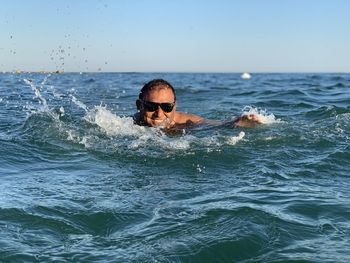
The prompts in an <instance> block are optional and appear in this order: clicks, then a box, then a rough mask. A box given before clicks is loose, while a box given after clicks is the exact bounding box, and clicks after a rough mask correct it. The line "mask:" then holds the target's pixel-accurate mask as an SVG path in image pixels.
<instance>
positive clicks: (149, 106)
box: [140, 100, 175, 113]
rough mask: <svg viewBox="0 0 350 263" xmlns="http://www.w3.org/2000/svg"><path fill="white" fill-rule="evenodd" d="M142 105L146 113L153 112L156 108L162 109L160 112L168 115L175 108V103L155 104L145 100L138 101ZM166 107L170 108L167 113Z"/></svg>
mask: <svg viewBox="0 0 350 263" xmlns="http://www.w3.org/2000/svg"><path fill="white" fill-rule="evenodd" d="M140 101H141V103H142V105H143V106H144V108H145V110H146V111H148V112H155V111H156V110H157V109H158V107H160V108H161V109H162V111H164V112H166V113H169V112H172V111H173V109H174V106H175V102H164V103H157V102H151V101H146V100H140ZM167 107H171V110H170V111H168V108H167Z"/></svg>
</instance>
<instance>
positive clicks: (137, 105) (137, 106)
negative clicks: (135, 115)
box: [136, 100, 142, 110]
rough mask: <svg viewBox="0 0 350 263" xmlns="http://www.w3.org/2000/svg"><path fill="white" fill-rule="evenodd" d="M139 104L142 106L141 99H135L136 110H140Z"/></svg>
mask: <svg viewBox="0 0 350 263" xmlns="http://www.w3.org/2000/svg"><path fill="white" fill-rule="evenodd" d="M141 106H142V103H141V101H140V100H136V108H137V109H138V110H141Z"/></svg>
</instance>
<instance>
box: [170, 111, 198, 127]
mask: <svg viewBox="0 0 350 263" xmlns="http://www.w3.org/2000/svg"><path fill="white" fill-rule="evenodd" d="M174 121H175V123H176V124H180V125H181V124H189V125H191V124H201V123H203V122H204V119H203V118H201V117H199V116H197V115H194V114H188V113H184V112H176V113H175V116H174Z"/></svg>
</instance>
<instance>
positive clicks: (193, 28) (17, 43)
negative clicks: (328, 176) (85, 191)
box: [0, 0, 350, 72]
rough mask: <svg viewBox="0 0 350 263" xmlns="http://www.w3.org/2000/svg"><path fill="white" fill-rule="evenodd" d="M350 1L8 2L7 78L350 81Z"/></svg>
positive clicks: (4, 7) (1, 66) (3, 16)
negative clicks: (140, 74)
mask: <svg viewBox="0 0 350 263" xmlns="http://www.w3.org/2000/svg"><path fill="white" fill-rule="evenodd" d="M349 13H350V1H348V0H327V1H326V0H211V1H209V0H171V1H170V0H169V1H168V0H114V1H113V0H110V1H109V0H81V1H79V0H75V1H66V0H60V1H57V0H56V1H53V0H30V1H28V0H4V1H1V6H0V40H1V41H0V71H9V70H15V69H23V70H56V69H60V70H65V71H146V72H149V71H153V72H154V71H162V72H168V71H175V72H243V71H249V72H350V16H349Z"/></svg>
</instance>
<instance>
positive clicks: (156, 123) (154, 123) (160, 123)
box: [150, 119, 167, 127]
mask: <svg viewBox="0 0 350 263" xmlns="http://www.w3.org/2000/svg"><path fill="white" fill-rule="evenodd" d="M150 124H151V126H152V127H161V126H166V124H167V119H164V120H151V122H150Z"/></svg>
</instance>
